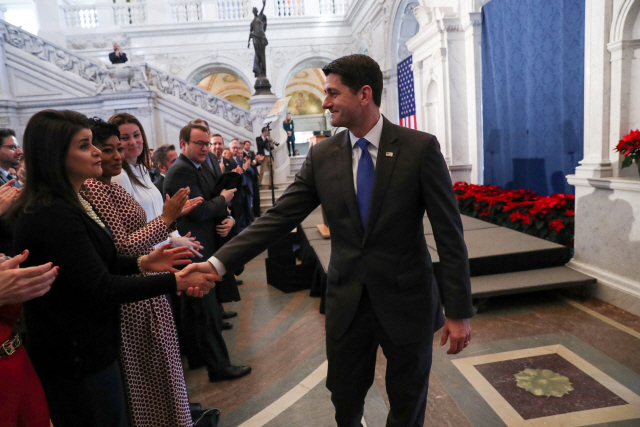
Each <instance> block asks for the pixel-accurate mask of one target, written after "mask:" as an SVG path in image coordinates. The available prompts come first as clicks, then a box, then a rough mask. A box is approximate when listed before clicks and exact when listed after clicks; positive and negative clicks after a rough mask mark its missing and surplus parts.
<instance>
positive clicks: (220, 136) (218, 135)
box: [211, 133, 224, 144]
mask: <svg viewBox="0 0 640 427" xmlns="http://www.w3.org/2000/svg"><path fill="white" fill-rule="evenodd" d="M214 136H217V137H219V138H222V143H223V144H224V138H223V137H222V135H220V134H219V133H214V134H213V135H211V138H213V137H214Z"/></svg>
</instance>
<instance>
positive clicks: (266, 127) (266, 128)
mask: <svg viewBox="0 0 640 427" xmlns="http://www.w3.org/2000/svg"><path fill="white" fill-rule="evenodd" d="M265 130H269V126H265V127H263V128H262V130H261V131H260V133H262V132H264V131H265Z"/></svg>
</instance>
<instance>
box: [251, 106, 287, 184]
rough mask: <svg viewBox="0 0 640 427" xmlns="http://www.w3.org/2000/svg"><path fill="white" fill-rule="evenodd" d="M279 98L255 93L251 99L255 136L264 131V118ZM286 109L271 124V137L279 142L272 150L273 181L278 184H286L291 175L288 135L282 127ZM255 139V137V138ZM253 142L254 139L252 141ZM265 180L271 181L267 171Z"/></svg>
mask: <svg viewBox="0 0 640 427" xmlns="http://www.w3.org/2000/svg"><path fill="white" fill-rule="evenodd" d="M277 100H278V97H277V96H276V95H273V94H270V95H253V96H252V97H251V98H250V99H249V105H250V106H251V118H252V119H253V131H254V134H255V136H256V137H257V136H259V135H260V134H261V133H262V128H263V127H264V126H265V125H264V119H265V117H266V116H267V114H269V112H270V111H271V108H272V107H273V105H274V104H275V103H276V101H277ZM285 114H286V111H282V112H281V113H280V115H279V116H278V117H277V119H276V120H274V121H273V122H272V124H271V125H270V126H271V138H273V140H274V141H275V142H277V143H278V144H279V146H277V147H275V148H274V149H273V150H272V154H273V182H274V183H275V184H276V185H278V184H285V183H286V182H287V176H288V175H289V170H290V168H289V154H288V152H287V137H286V135H285V132H284V129H283V128H282V120H283V119H284V116H285ZM254 141H255V138H254ZM252 142H253V141H252ZM264 180H265V181H264V182H269V174H268V173H265V178H264Z"/></svg>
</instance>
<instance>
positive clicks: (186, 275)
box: [176, 261, 222, 297]
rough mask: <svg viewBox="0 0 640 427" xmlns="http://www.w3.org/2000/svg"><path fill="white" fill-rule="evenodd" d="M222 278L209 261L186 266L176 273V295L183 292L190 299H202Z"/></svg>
mask: <svg viewBox="0 0 640 427" xmlns="http://www.w3.org/2000/svg"><path fill="white" fill-rule="evenodd" d="M221 280H222V277H220V275H219V274H218V272H217V271H216V268H215V267H214V266H213V264H211V263H210V262H209V261H204V262H199V263H195V264H189V265H187V266H186V267H185V268H184V269H183V270H182V271H180V272H179V273H176V282H177V284H178V295H180V294H181V293H182V291H184V292H185V293H186V294H187V295H189V296H192V297H202V296H203V295H206V294H207V293H209V290H210V289H212V288H214V287H215V286H216V282H219V281H221Z"/></svg>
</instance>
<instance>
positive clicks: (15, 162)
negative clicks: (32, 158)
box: [0, 129, 22, 188]
mask: <svg viewBox="0 0 640 427" xmlns="http://www.w3.org/2000/svg"><path fill="white" fill-rule="evenodd" d="M0 141H2V146H0V185H2V184H6V183H7V182H9V181H11V180H12V179H13V180H15V182H14V184H13V187H15V188H20V184H19V183H18V177H17V176H13V175H11V174H10V173H9V169H11V168H14V169H17V168H18V166H19V165H20V158H21V157H22V150H21V149H20V146H19V145H18V142H17V141H16V133H15V131H14V130H13V129H0Z"/></svg>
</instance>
